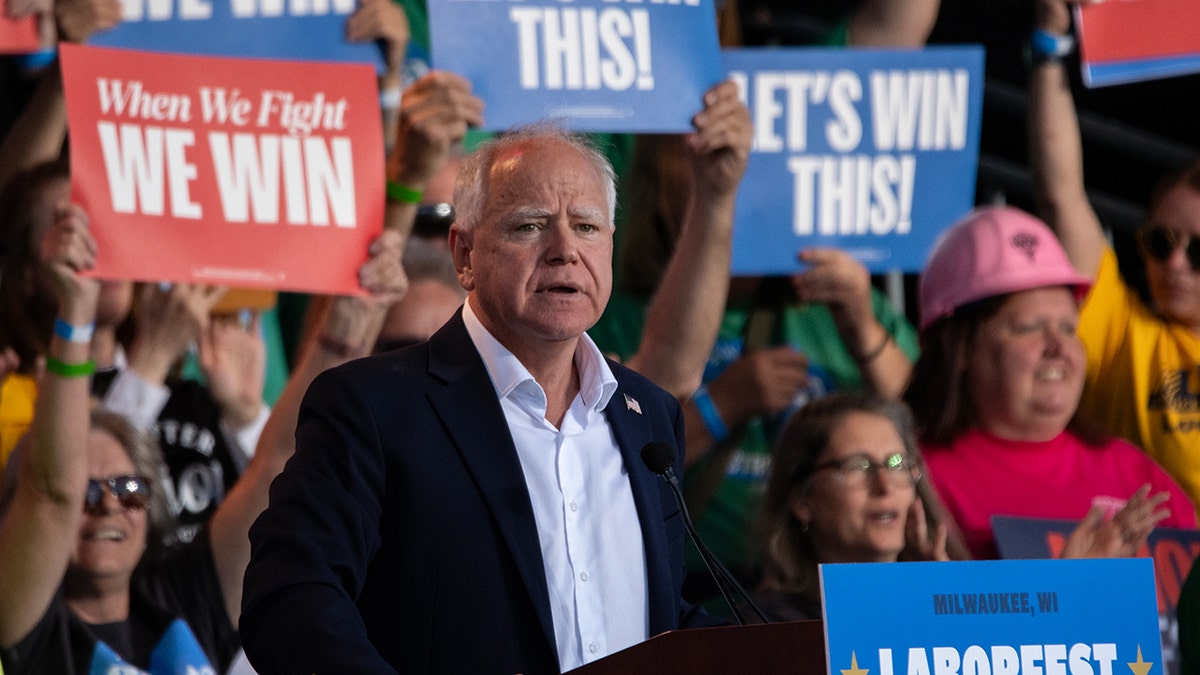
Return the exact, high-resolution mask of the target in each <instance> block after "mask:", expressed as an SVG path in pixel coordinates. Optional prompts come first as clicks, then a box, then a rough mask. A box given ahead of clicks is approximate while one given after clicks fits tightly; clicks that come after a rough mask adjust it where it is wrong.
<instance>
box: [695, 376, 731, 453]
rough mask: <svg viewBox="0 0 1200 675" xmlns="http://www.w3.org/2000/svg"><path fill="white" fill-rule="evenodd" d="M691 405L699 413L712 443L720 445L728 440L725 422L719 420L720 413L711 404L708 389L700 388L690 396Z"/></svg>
mask: <svg viewBox="0 0 1200 675" xmlns="http://www.w3.org/2000/svg"><path fill="white" fill-rule="evenodd" d="M692 403H693V404H694V405H695V406H696V411H697V412H699V413H700V419H702V420H704V426H705V427H706V428H707V429H708V435H709V436H712V439H713V441H715V442H717V443H720V442H721V441H723V440H725V439H726V438H729V429H728V428H727V427H726V426H725V420H723V419H721V413H720V411H718V410H717V406H716V405H715V404H714V403H713V400H712V397H711V396H709V395H708V387H705V386H701V387H700V388H699V389H697V390H696V393H694V394H692Z"/></svg>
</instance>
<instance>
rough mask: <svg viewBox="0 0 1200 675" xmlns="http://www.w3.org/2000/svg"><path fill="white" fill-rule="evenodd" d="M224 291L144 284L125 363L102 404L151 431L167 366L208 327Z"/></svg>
mask: <svg viewBox="0 0 1200 675" xmlns="http://www.w3.org/2000/svg"><path fill="white" fill-rule="evenodd" d="M224 294H225V288H224V287H219V286H207V285H199V284H173V285H171V286H168V287H160V286H158V285H156V284H146V285H145V286H143V287H142V291H141V294H140V296H139V298H138V309H137V313H136V315H135V316H134V337H133V344H132V345H130V348H129V355H128V359H129V365H128V367H127V368H125V369H123V370H122V371H121V372H120V373H118V374H117V377H116V379H115V380H114V381H113V384H112V386H111V387H109V389H108V391H107V392H106V393H105V396H104V407H105V408H107V409H109V410H112V411H113V412H116V413H119V414H121V415H124V416H125V417H126V418H128V419H129V420H130V421H131V422H132V423H133V424H134V426H136V427H138V428H139V429H142V430H148V429H150V427H151V426H152V425H153V424H154V422H155V420H157V419H158V415H159V413H161V412H162V409H163V406H165V405H166V403H167V399H168V398H169V397H170V391H169V390H168V388H167V385H166V381H167V375H168V374H169V373H170V371H171V366H172V365H173V364H174V363H175V362H176V361H178V360H179V359H180V358H181V357H182V356H183V354H184V352H186V351H187V349H188V346H189V345H190V344H192V343H193V342H195V341H196V340H198V339H199V337H200V335H201V334H202V333H203V332H204V331H206V330H207V329H208V322H209V312H210V311H211V310H212V308H213V305H215V304H216V302H217V300H219V299H220V298H221V296H222V295H224Z"/></svg>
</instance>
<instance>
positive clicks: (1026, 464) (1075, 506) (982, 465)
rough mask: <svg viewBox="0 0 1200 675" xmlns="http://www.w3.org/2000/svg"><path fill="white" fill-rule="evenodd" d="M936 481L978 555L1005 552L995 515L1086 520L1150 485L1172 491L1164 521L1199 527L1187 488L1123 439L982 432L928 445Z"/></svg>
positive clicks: (927, 455)
mask: <svg viewBox="0 0 1200 675" xmlns="http://www.w3.org/2000/svg"><path fill="white" fill-rule="evenodd" d="M921 451H922V452H923V453H925V463H926V465H927V468H928V475H929V478H930V479H931V480H932V481H933V485H934V487H935V488H937V491H938V494H939V495H941V498H942V500H943V501H945V503H946V508H948V509H949V510H950V514H951V515H952V516H953V517H954V520H955V522H957V523H958V526H959V528H961V529H962V533H963V537H964V538H965V539H966V544H967V547H968V548H969V549H970V550H971V555H973V556H974V557H975V558H979V559H988V558H996V557H998V553H997V550H996V540H995V537H994V536H993V535H992V526H991V521H990V518H991V517H992V516H993V515H1003V516H1022V517H1028V518H1059V519H1071V520H1079V519H1081V518H1083V516H1084V515H1086V514H1087V512H1088V509H1090V508H1091V507H1092V505H1093V504H1101V505H1102V506H1104V507H1105V508H1106V510H1108V512H1109V513H1110V514H1111V513H1113V512H1115V511H1116V510H1117V509H1119V508H1120V507H1121V506H1122V505H1123V504H1124V503H1125V500H1126V499H1128V498H1129V497H1130V496H1132V495H1133V493H1134V492H1136V491H1137V489H1138V488H1139V487H1141V486H1142V485H1143V484H1145V483H1149V484H1150V485H1151V494H1154V493H1157V492H1162V491H1164V490H1166V491H1167V492H1170V493H1171V498H1170V500H1169V501H1168V502H1167V503H1166V507H1167V508H1169V509H1170V510H1171V515H1170V517H1169V518H1167V519H1166V520H1165V521H1163V522H1162V523H1161V524H1162V525H1164V526H1167V527H1185V528H1193V527H1195V526H1196V514H1195V511H1194V510H1193V507H1192V504H1191V502H1190V501H1189V500H1188V498H1187V496H1186V495H1185V494H1184V493H1183V490H1182V489H1180V487H1179V486H1178V485H1177V484H1176V483H1175V481H1174V480H1172V479H1171V477H1170V476H1168V475H1167V474H1166V472H1164V471H1163V470H1162V469H1161V468H1159V466H1158V465H1157V464H1155V463H1154V461H1153V460H1151V459H1150V458H1149V457H1147V456H1146V455H1145V454H1144V453H1142V451H1140V450H1138V449H1137V448H1136V447H1134V446H1133V445H1130V444H1129V443H1127V442H1125V441H1122V440H1117V439H1114V440H1111V441H1109V442H1108V443H1106V444H1105V445H1104V446H1102V447H1099V448H1092V447H1088V446H1087V445H1084V444H1083V442H1082V441H1080V440H1079V439H1078V438H1077V437H1076V436H1075V435H1074V434H1073V433H1071V432H1070V431H1064V432H1063V433H1061V434H1059V435H1058V436H1057V437H1055V438H1053V439H1051V440H1049V441H1044V442H1026V441H1009V440H1005V439H1003V438H997V437H996V436H992V435H991V434H988V433H985V432H983V431H980V430H978V429H975V430H972V431H968V432H967V433H965V434H963V435H962V436H960V437H959V438H958V439H957V440H956V441H955V442H953V443H951V444H950V445H949V446H944V447H936V446H928V447H922V448H921Z"/></svg>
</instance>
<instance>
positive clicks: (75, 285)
mask: <svg viewBox="0 0 1200 675" xmlns="http://www.w3.org/2000/svg"><path fill="white" fill-rule="evenodd" d="M88 226H89V221H88V215H87V213H86V212H85V211H84V210H83V208H82V207H80V206H79V205H78V204H70V205H67V206H65V207H62V208H60V209H58V211H57V213H56V214H55V218H54V223H53V224H52V225H51V226H50V229H49V230H47V231H46V233H45V234H44V235H43V236H42V240H41V243H40V255H41V261H42V266H43V269H44V270H45V273H46V274H47V276H48V277H49V280H50V282H51V286H52V287H53V289H54V294H55V296H56V299H57V301H58V313H59V316H61V317H62V318H63V319H64V320H65V321H67V323H71V324H75V325H83V324H89V323H92V322H93V321H94V320H95V316H96V302H97V300H98V299H99V297H100V282H99V281H97V280H96V279H91V278H88V277H84V276H82V274H81V273H82V272H84V271H86V270H90V269H92V268H93V267H94V266H95V264H96V240H95V239H93V238H92V234H91V232H90V231H89V230H88Z"/></svg>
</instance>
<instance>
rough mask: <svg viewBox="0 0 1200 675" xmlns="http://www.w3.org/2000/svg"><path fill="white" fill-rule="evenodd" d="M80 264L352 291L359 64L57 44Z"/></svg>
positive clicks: (367, 86) (361, 92) (359, 206)
mask: <svg viewBox="0 0 1200 675" xmlns="http://www.w3.org/2000/svg"><path fill="white" fill-rule="evenodd" d="M61 59H62V71H63V87H64V90H65V92H66V97H67V118H68V122H69V125H70V134H71V188H72V198H73V199H74V200H75V201H77V202H79V203H80V204H81V205H83V207H84V208H85V209H86V210H87V211H88V213H89V215H90V216H91V221H92V232H93V235H94V236H95V238H96V243H97V247H98V250H99V254H98V256H97V261H96V269H95V271H94V273H95V275H96V276H98V277H107V278H130V279H143V280H166V281H184V282H202V283H213V284H229V285H236V286H244V287H260V288H278V289H288V290H298V291H307V292H318V293H337V294H356V293H361V290H360V289H359V287H358V282H357V269H358V266H359V265H360V264H361V263H362V262H363V260H365V258H366V251H367V245H368V243H369V242H370V241H371V239H373V238H374V237H375V236H377V235H378V234H379V233H380V231H381V230H382V228H383V209H384V197H383V193H384V188H383V183H384V165H383V133H382V122H381V120H380V113H379V100H378V93H377V88H376V84H375V75H374V72H373V71H372V69H371V68H370V67H369V66H366V65H358V64H351V65H347V64H331V63H301V62H293V61H265V60H262V61H260V60H237V59H228V58H213V57H200V56H182V55H173V54H157V53H149V52H137V51H129V50H119V49H104V48H97V47H84V46H77V45H66V44H64V45H62V48H61Z"/></svg>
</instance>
